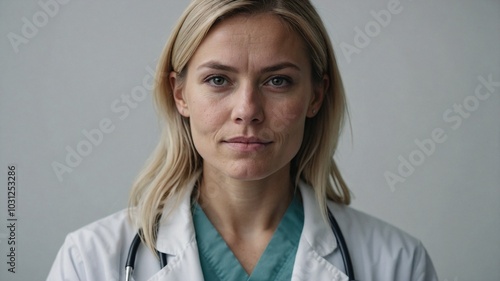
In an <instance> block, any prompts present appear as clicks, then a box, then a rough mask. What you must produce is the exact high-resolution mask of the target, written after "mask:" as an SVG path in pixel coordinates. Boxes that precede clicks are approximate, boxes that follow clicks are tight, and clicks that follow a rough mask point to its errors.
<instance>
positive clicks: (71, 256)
mask: <svg viewBox="0 0 500 281" xmlns="http://www.w3.org/2000/svg"><path fill="white" fill-rule="evenodd" d="M86 280H87V278H86V275H85V266H84V262H83V258H82V255H81V252H80V251H79V249H78V246H77V245H76V243H75V242H74V240H73V239H72V236H71V235H68V236H67V237H66V240H65V241H64V244H63V245H62V247H61V249H60V250H59V252H58V253H57V256H56V259H55V261H54V263H53V265H52V268H51V270H50V272H49V275H48V277H47V281H86Z"/></svg>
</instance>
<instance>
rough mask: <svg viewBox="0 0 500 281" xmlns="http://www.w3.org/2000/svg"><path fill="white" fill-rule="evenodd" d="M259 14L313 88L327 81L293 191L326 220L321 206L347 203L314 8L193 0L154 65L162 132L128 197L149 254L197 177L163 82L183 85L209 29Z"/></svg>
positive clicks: (324, 42)
mask: <svg viewBox="0 0 500 281" xmlns="http://www.w3.org/2000/svg"><path fill="white" fill-rule="evenodd" d="M257 13H270V14H273V15H276V16H278V17H280V18H281V19H282V20H283V21H284V22H285V23H286V24H287V25H289V27H290V28H292V30H294V31H295V32H297V33H298V34H299V35H300V36H301V37H302V38H303V39H304V42H305V43H306V44H307V48H308V51H309V52H308V53H309V54H311V55H310V58H311V64H312V72H313V73H312V77H313V80H314V81H316V82H319V81H321V80H322V79H323V77H324V75H327V76H328V78H329V82H330V84H329V85H330V86H329V88H328V90H327V92H326V93H325V97H324V100H323V103H322V106H321V108H320V109H319V111H318V113H317V115H316V116H315V117H313V118H308V119H307V120H306V125H305V132H304V138H303V142H302V146H301V148H300V149H299V152H298V153H297V155H296V156H295V157H294V159H293V160H292V163H291V164H292V165H291V167H292V168H291V175H295V179H294V180H295V185H297V184H298V182H299V181H300V180H302V181H304V182H306V183H307V184H309V185H310V186H311V187H312V188H313V189H314V191H315V194H316V197H317V199H318V202H319V204H320V208H321V209H322V210H324V211H325V212H324V213H325V214H326V200H327V198H328V199H330V200H333V201H335V202H337V203H340V204H346V205H347V204H349V203H350V200H351V197H350V192H349V189H348V188H347V185H346V184H345V182H344V180H343V179H342V176H341V175H340V172H339V169H338V167H337V165H336V163H335V161H334V159H333V155H334V153H335V150H336V147H337V143H338V139H339V135H340V132H341V130H342V125H343V122H344V116H345V114H346V111H347V110H346V100H345V95H344V89H343V85H342V80H341V77H340V74H339V70H338V67H337V63H336V60H335V56H334V52H333V48H332V45H331V42H330V39H329V37H328V33H327V32H326V29H325V27H324V25H323V23H322V21H321V18H320V17H319V15H318V14H317V12H316V10H315V9H314V7H313V6H312V4H311V3H310V2H309V1H306V0H195V1H192V2H191V4H190V5H189V7H188V8H187V9H186V11H185V12H184V14H183V15H182V16H181V18H180V20H179V21H178V23H177V25H176V26H175V28H174V30H173V32H172V34H171V36H170V38H169V40H168V42H167V44H166V46H165V48H164V50H163V53H162V55H161V58H160V61H159V64H158V69H157V73H156V81H155V92H154V99H155V104H156V106H157V110H158V111H159V113H160V115H161V120H162V121H163V122H165V124H164V126H163V132H162V136H161V139H160V142H159V144H158V146H157V147H156V149H155V151H154V152H153V154H152V155H151V158H150V159H149V160H148V163H147V165H146V166H145V168H144V169H143V171H142V172H141V173H140V174H139V176H138V178H137V180H136V182H135V183H134V185H133V188H132V191H131V196H130V206H131V207H132V208H131V210H133V213H132V212H131V214H130V216H131V218H132V220H133V221H134V223H135V224H136V226H137V227H139V228H141V229H142V239H143V242H144V243H145V244H146V245H147V246H148V247H149V248H150V249H151V250H153V249H154V243H155V241H156V231H157V230H156V229H157V225H156V224H157V219H158V217H159V216H161V214H162V212H163V207H164V204H165V201H166V200H167V199H169V200H171V199H173V200H174V202H178V199H179V198H180V197H181V196H182V195H183V191H184V190H185V188H184V187H186V186H187V185H188V184H189V183H193V182H195V181H196V180H197V179H198V178H199V177H200V173H201V169H202V158H201V157H200V155H199V154H198V153H197V151H196V149H195V147H194V144H193V141H192V138H191V132H190V125H189V119H187V118H184V117H182V116H181V115H180V114H179V113H178V111H177V109H176V106H175V102H174V99H173V94H172V90H171V85H170V79H169V74H170V73H171V72H172V71H174V72H176V73H178V75H179V76H180V77H182V76H183V74H185V73H186V71H187V67H186V66H187V64H188V62H189V60H190V59H191V57H192V56H193V54H194V53H195V51H196V50H197V48H198V46H199V45H200V44H201V42H202V40H203V39H204V38H205V36H206V35H207V33H208V32H209V31H210V29H211V28H212V26H214V25H215V24H217V23H218V22H220V21H223V20H224V19H225V18H228V17H230V16H232V15H236V14H257Z"/></svg>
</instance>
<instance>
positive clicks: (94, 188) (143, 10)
mask: <svg viewBox="0 0 500 281" xmlns="http://www.w3.org/2000/svg"><path fill="white" fill-rule="evenodd" d="M60 1H61V3H62V2H63V1H62V0H60ZM65 1H66V2H67V3H65V4H58V11H57V12H54V13H52V15H48V16H46V18H45V19H46V21H45V22H44V16H43V14H42V13H45V12H44V9H43V8H42V6H41V5H40V4H39V2H38V1H7V0H1V1H0V35H1V36H2V39H1V40H0V57H1V59H0V62H1V64H0V71H1V72H0V73H1V75H0V91H1V93H0V157H1V158H0V183H1V184H0V185H1V186H2V188H1V192H0V200H1V201H0V202H1V203H0V206H1V209H0V219H1V223H0V254H1V255H0V261H1V262H0V279H1V280H44V279H45V276H46V275H47V273H48V271H49V268H50V266H51V264H52V261H53V259H54V257H55V255H56V252H57V250H58V249H59V247H60V246H61V244H62V242H63V240H64V237H65V235H66V234H67V233H68V232H70V231H72V230H75V229H77V228H79V227H81V226H83V225H85V224H87V223H90V222H92V221H94V220H96V219H98V218H101V217H104V216H106V215H108V214H111V213H112V212H115V211H117V210H120V209H122V208H125V207H126V206H127V199H128V193H129V188H130V185H131V182H132V181H133V179H134V177H135V176H136V175H137V173H138V172H139V170H140V169H141V167H142V165H143V163H144V161H145V160H146V158H147V157H148V156H149V154H150V152H151V151H152V149H153V148H154V146H155V144H156V142H157V140H158V132H159V127H158V123H157V121H156V116H155V112H154V109H153V106H152V102H151V98H150V95H148V96H147V97H145V99H144V100H140V101H138V102H135V101H134V102H133V103H130V104H127V103H126V102H125V101H124V100H122V98H126V97H127V96H129V97H130V96H131V94H132V93H138V92H135V91H137V90H139V89H140V87H141V86H142V85H143V80H144V79H145V80H146V81H149V80H148V79H149V78H150V74H149V71H148V69H150V68H154V67H155V61H156V59H157V58H158V56H159V54H160V52H161V49H162V47H163V45H164V43H165V41H166V39H167V37H168V35H169V32H170V30H171V28H172V25H173V24H174V22H175V21H176V20H177V18H178V17H179V15H180V13H181V11H182V10H183V9H184V8H185V6H186V5H187V1H165V0H164V1H131V0H129V1H123V0H122V1H118V0H113V1H96V0H94V1H83V0H65ZM47 2H51V1H49V0H41V1H40V3H47ZM54 3H57V2H54ZM314 3H315V5H316V6H317V8H318V9H319V11H320V13H321V15H322V17H323V19H324V21H325V24H326V25H327V27H328V29H329V31H330V33H331V38H332V40H333V43H334V45H335V49H336V53H337V57H338V61H339V65H340V68H341V71H342V75H343V79H344V83H345V88H346V91H347V95H348V100H349V108H350V115H351V125H352V130H346V132H345V134H344V137H343V139H342V143H341V146H340V149H339V153H338V155H337V156H336V159H337V161H338V162H339V164H340V167H341V171H342V172H343V174H344V176H345V178H346V180H347V182H348V184H349V186H350V188H351V189H352V191H353V193H354V194H355V200H354V202H353V206H354V207H356V208H358V209H361V210H363V211H366V212H368V213H370V214H373V215H375V216H377V217H379V218H381V219H383V220H385V221H388V222H390V223H392V224H394V225H396V226H398V227H400V228H402V229H403V230H405V231H407V232H409V233H411V234H412V235H414V236H416V237H418V238H419V239H421V240H422V241H423V243H424V244H425V245H426V247H427V249H428V251H429V253H430V255H431V256H432V258H433V261H434V264H435V266H436V268H437V271H438V274H439V276H440V280H450V281H452V280H453V281H458V280H460V281H464V280H492V281H493V280H500V235H499V233H500V204H499V203H498V202H499V201H500V147H499V145H500V122H499V120H500V87H493V88H492V90H494V92H493V93H492V94H491V95H490V97H488V98H486V99H485V100H483V101H479V102H478V103H477V104H474V103H473V102H474V98H473V96H474V91H475V89H476V87H477V86H478V85H479V84H480V82H479V80H478V76H482V77H484V78H486V79H487V78H488V76H489V75H491V76H492V79H493V80H494V81H500V52H499V46H500V37H499V36H498V34H499V30H500V1H497V0H480V1H470V0H454V1H452V0H441V1H411V0H401V1H400V2H399V5H398V6H397V10H398V11H399V12H397V13H393V14H392V15H391V20H390V22H389V23H387V24H385V23H384V25H385V26H381V25H380V24H378V26H379V27H380V28H379V29H376V27H377V25H376V24H375V25H374V22H375V20H374V16H373V15H372V14H371V13H370V11H375V12H379V11H380V10H382V9H385V10H387V6H388V5H391V4H390V3H393V4H394V3H395V4H394V5H397V2H395V1H394V0H391V1H388V0H377V1H347V0H344V1H341V0H336V1H319V0H318V1H314ZM23 18H26V20H23ZM34 20H35V21H36V22H37V23H38V25H40V27H37V30H36V32H33V30H31V33H26V34H27V35H29V37H31V38H25V41H24V43H20V45H19V46H17V47H16V46H14V45H13V44H11V42H10V39H9V34H11V35H10V36H12V34H13V33H15V34H17V35H18V36H24V35H23V33H22V31H23V30H22V29H23V26H24V25H27V23H26V22H27V21H29V22H31V23H33V22H34ZM35 27H36V26H35ZM365 27H368V28H369V32H371V37H370V38H369V40H370V41H369V42H368V43H366V42H365V44H364V45H360V44H359V43H360V42H358V45H356V43H355V37H356V34H357V33H356V28H359V29H360V30H364V29H365ZM370 28H371V29H370ZM25 32H26V30H25ZM347 44H349V45H351V46H353V47H356V46H358V47H361V48H358V50H357V53H353V54H352V55H348V54H347V53H345V52H343V50H342V48H341V46H344V47H345V46H347ZM16 48H17V50H16ZM16 51H17V52H16ZM482 91H485V89H484V88H483V89H482ZM122 96H123V97H122ZM464 101H465V102H466V103H468V104H467V108H469V109H471V110H466V112H465V113H467V114H466V115H464V116H467V118H465V117H458V116H460V115H458V113H454V112H452V113H449V111H448V110H453V108H454V105H455V104H462V103H464ZM476 101H477V100H476ZM125 110H128V114H125ZM443 114H445V115H446V114H449V115H448V117H449V118H455V119H453V120H454V121H453V122H451V121H450V120H448V119H445V118H444V117H443ZM458 119H459V120H460V121H461V123H460V125H458V123H456V122H458ZM102 120H109V122H111V123H112V126H113V128H114V130H113V131H112V132H110V133H105V134H103V139H102V141H100V142H98V143H97V144H96V145H92V151H91V152H89V153H88V155H87V156H85V157H82V160H81V163H79V164H78V165H76V167H74V168H73V170H72V172H71V173H64V174H63V175H62V181H60V180H59V179H58V177H57V176H56V173H55V172H54V170H53V167H52V164H53V163H54V162H59V163H61V164H65V163H66V160H65V158H66V155H67V153H68V152H67V150H66V147H70V148H72V149H76V148H77V146H78V145H83V144H82V143H84V142H85V141H86V137H85V136H84V134H83V133H82V131H83V130H87V131H92V130H96V129H98V128H99V124H100V122H102ZM435 129H441V130H442V131H441V132H443V134H444V135H445V136H446V140H445V141H444V142H443V143H439V144H436V147H435V149H434V150H433V151H431V152H430V153H428V154H429V155H426V154H423V152H417V151H418V150H419V147H418V146H417V144H416V143H415V141H416V140H420V141H423V140H425V139H429V138H431V137H432V132H433V130H435ZM351 135H352V137H351ZM419 155H420V156H422V155H423V156H424V157H423V158H422V157H421V158H418V156H419ZM411 156H413V157H414V160H415V161H420V162H422V163H418V165H414V166H415V167H414V168H415V170H414V171H413V173H412V174H411V175H406V176H405V177H402V179H404V182H398V183H396V184H395V185H394V186H393V188H391V187H390V185H389V184H388V182H387V180H386V178H385V176H384V174H386V173H387V172H390V173H394V174H395V175H398V173H399V172H398V165H400V163H401V161H402V160H401V159H402V158H403V159H406V160H408V159H409V158H410V157H411ZM10 164H15V165H17V170H18V178H17V179H18V183H17V194H16V195H17V210H16V217H17V218H18V222H17V237H16V239H17V264H16V270H17V273H16V274H11V273H8V272H7V264H6V255H7V249H8V245H7V240H6V239H7V235H8V233H7V228H6V225H7V211H6V209H7V208H6V207H5V206H6V202H7V201H6V200H7V199H6V196H7V178H6V174H7V166H8V165H10Z"/></svg>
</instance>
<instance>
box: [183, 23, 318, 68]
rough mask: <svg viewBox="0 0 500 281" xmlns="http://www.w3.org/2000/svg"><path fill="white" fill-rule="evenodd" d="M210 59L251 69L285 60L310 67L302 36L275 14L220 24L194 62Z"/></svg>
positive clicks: (205, 42) (213, 28)
mask: <svg viewBox="0 0 500 281" xmlns="http://www.w3.org/2000/svg"><path fill="white" fill-rule="evenodd" d="M207 60H217V61H220V62H222V63H225V64H229V65H233V64H240V66H242V67H249V68H250V67H258V66H259V65H262V64H266V63H269V64H271V63H278V62H283V61H293V62H294V63H296V64H309V63H308V62H309V58H308V55H307V50H306V47H305V44H304V42H303V39H302V37H301V36H300V35H299V34H298V33H297V32H296V31H294V30H293V29H292V28H291V27H290V26H289V25H288V24H287V23H285V22H284V20H282V19H281V18H280V17H278V16H276V15H272V14H256V15H235V16H232V17H230V18H227V19H224V20H222V21H221V22H219V23H217V24H216V25H215V26H213V27H212V29H211V30H210V31H209V33H208V34H207V36H206V37H205V38H204V39H203V41H202V43H201V44H200V46H199V47H198V49H197V50H196V52H195V54H194V55H193V57H192V59H191V61H192V62H193V64H196V63H203V62H204V61H207Z"/></svg>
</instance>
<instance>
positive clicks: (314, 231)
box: [292, 182, 349, 281]
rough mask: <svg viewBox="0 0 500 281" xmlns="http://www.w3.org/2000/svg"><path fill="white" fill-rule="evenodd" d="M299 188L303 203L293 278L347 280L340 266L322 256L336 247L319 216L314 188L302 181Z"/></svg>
mask: <svg viewBox="0 0 500 281" xmlns="http://www.w3.org/2000/svg"><path fill="white" fill-rule="evenodd" d="M299 188H300V193H301V195H302V202H303V205H304V230H303V231H302V235H301V237H300V243H299V247H298V249H297V255H296V257H295V265H294V269H293V274H292V281H306V280H329V281H330V280H333V281H347V280H349V278H348V277H347V276H346V275H345V274H344V273H343V272H342V271H341V270H340V269H338V268H337V267H335V266H334V265H332V264H331V263H330V262H328V261H327V260H326V259H325V257H326V256H328V255H330V254H332V253H333V251H334V250H335V249H336V248H337V240H336V239H335V235H334V234H333V232H332V230H331V228H330V226H329V225H328V224H327V223H326V222H325V220H324V219H323V216H322V215H321V210H320V208H319V205H318V202H317V200H316V196H315V194H314V190H313V189H312V188H311V187H310V186H308V185H306V184H304V183H303V182H301V183H300V184H299Z"/></svg>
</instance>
